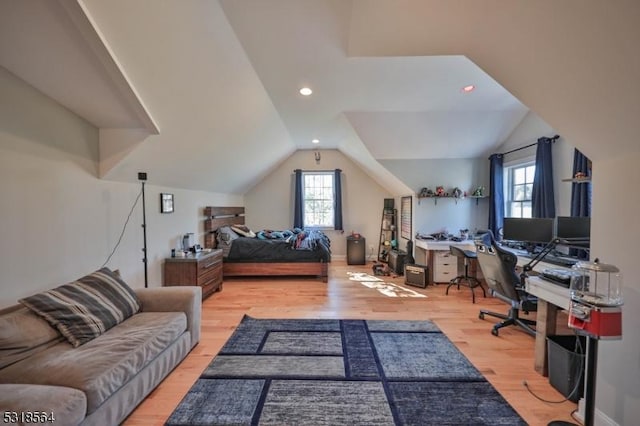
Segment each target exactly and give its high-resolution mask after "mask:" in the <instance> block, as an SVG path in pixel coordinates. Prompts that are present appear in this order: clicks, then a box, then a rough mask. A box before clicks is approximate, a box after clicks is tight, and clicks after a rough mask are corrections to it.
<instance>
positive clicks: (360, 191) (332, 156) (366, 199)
mask: <svg viewBox="0 0 640 426" xmlns="http://www.w3.org/2000/svg"><path fill="white" fill-rule="evenodd" d="M320 153H321V160H320V164H316V162H315V159H314V154H313V151H296V152H294V153H293V154H292V155H291V156H290V157H289V158H287V159H286V160H285V161H284V162H283V163H282V164H281V165H280V166H279V167H278V168H277V169H276V170H274V171H273V172H272V173H271V174H270V175H268V176H267V177H266V178H265V179H263V180H262V181H261V182H260V183H258V184H257V185H256V186H254V187H253V188H252V189H251V190H250V191H249V192H247V193H246V194H245V198H244V202H245V207H246V223H247V226H249V227H250V228H252V229H254V230H260V229H289V228H291V227H292V226H293V170H295V169H302V170H333V169H341V170H342V209H343V211H342V222H343V226H344V231H345V232H344V234H343V233H341V232H339V231H334V230H329V231H326V232H325V233H326V234H327V236H328V237H329V238H330V239H331V253H332V254H333V255H335V256H336V257H340V256H344V255H346V236H347V235H348V234H350V233H351V231H355V232H358V233H360V234H362V235H363V236H364V237H365V238H366V239H367V256H368V255H369V252H370V250H369V247H370V246H372V245H373V246H374V258H375V253H377V250H378V239H379V237H380V221H381V218H382V209H383V206H384V199H385V198H392V195H391V194H390V193H389V192H388V191H386V190H385V189H384V188H382V187H381V186H380V185H378V184H377V183H376V182H375V181H374V180H373V179H371V178H370V177H369V176H368V175H367V174H365V173H364V172H363V171H362V169H360V168H359V167H358V166H357V165H356V164H355V163H353V162H352V161H351V160H349V159H348V158H347V157H345V156H344V155H343V154H342V153H340V151H337V150H321V151H320Z"/></svg>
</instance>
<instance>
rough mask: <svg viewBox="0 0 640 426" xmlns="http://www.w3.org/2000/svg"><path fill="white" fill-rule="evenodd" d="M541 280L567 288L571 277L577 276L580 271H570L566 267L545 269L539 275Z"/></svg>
mask: <svg viewBox="0 0 640 426" xmlns="http://www.w3.org/2000/svg"><path fill="white" fill-rule="evenodd" d="M539 276H540V278H542V279H543V280H546V281H549V282H552V283H554V284H556V285H559V286H562V287H565V288H569V287H570V286H571V279H572V278H573V277H579V276H580V273H578V272H576V271H570V270H567V269H553V268H550V269H545V270H543V271H542V273H541V274H540V275H539Z"/></svg>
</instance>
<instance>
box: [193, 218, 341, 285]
mask: <svg viewBox="0 0 640 426" xmlns="http://www.w3.org/2000/svg"><path fill="white" fill-rule="evenodd" d="M204 213H205V216H206V217H207V218H206V220H205V226H204V228H205V232H206V234H205V241H204V243H205V248H222V249H223V250H224V251H225V257H224V261H223V265H222V266H223V276H224V277H225V278H227V277H247V276H313V277H317V278H319V279H321V280H322V281H323V282H327V280H328V275H329V274H328V271H329V268H328V263H329V262H330V261H331V253H330V250H329V248H328V238H326V236H324V239H326V241H327V242H326V243H323V244H315V243H316V241H315V240H314V238H318V239H319V240H321V239H323V238H322V236H323V235H324V234H322V233H321V232H319V231H308V230H304V231H305V232H306V235H307V236H309V237H310V238H309V241H313V242H314V244H313V245H312V247H311V246H310V247H307V248H306V249H302V247H301V248H300V249H292V248H291V244H292V241H291V240H289V242H287V241H285V240H282V241H281V240H280V239H273V240H272V239H260V238H257V237H256V238H249V237H243V236H240V237H239V238H237V239H234V240H233V242H232V243H231V244H229V246H230V247H227V245H226V244H224V243H222V244H219V238H218V231H220V230H224V228H225V227H231V226H241V225H244V224H245V220H244V207H206V208H205V209H204ZM298 231H299V230H298ZM263 232H264V231H263ZM277 232H284V231H277ZM292 232H293V231H292ZM264 235H265V234H262V235H260V236H261V237H264ZM287 235H288V233H285V236H287ZM312 236H313V237H312ZM299 237H302V235H299V234H296V238H299ZM309 241H307V243H308V244H311V243H309ZM223 246H224V247H223Z"/></svg>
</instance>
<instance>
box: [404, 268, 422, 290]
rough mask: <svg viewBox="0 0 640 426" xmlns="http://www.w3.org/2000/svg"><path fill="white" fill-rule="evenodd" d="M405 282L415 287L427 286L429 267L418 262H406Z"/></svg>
mask: <svg viewBox="0 0 640 426" xmlns="http://www.w3.org/2000/svg"><path fill="white" fill-rule="evenodd" d="M404 283H405V284H406V285H412V286H414V287H420V288H425V287H426V286H427V267H426V266H423V265H416V264H405V265H404Z"/></svg>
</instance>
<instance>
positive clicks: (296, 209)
mask: <svg viewBox="0 0 640 426" xmlns="http://www.w3.org/2000/svg"><path fill="white" fill-rule="evenodd" d="M293 172H294V173H295V189H294V200H293V227H294V228H302V227H303V226H304V220H303V217H302V212H303V211H304V209H303V208H302V207H303V206H302V203H303V202H304V197H303V194H302V191H303V190H304V186H303V185H302V170H300V169H296V170H294V171H293Z"/></svg>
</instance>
